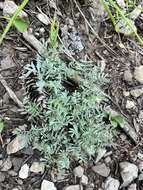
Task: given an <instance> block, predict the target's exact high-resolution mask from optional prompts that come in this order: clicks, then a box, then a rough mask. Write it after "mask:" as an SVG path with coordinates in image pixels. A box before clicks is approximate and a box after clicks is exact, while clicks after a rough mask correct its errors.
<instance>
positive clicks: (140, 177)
mask: <svg viewBox="0 0 143 190" xmlns="http://www.w3.org/2000/svg"><path fill="white" fill-rule="evenodd" d="M138 179H139V181H143V173H141V174H139V177H138Z"/></svg>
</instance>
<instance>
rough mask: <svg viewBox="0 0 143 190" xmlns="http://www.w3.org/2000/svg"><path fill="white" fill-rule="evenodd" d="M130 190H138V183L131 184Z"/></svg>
mask: <svg viewBox="0 0 143 190" xmlns="http://www.w3.org/2000/svg"><path fill="white" fill-rule="evenodd" d="M128 190H137V185H136V183H133V184H131V185H130V186H129V187H128Z"/></svg>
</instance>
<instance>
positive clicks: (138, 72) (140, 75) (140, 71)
mask: <svg viewBox="0 0 143 190" xmlns="http://www.w3.org/2000/svg"><path fill="white" fill-rule="evenodd" d="M134 78H135V79H136V80H137V81H138V82H139V83H141V84H143V65H141V66H139V67H136V68H135V71H134Z"/></svg>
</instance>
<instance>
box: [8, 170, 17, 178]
mask: <svg viewBox="0 0 143 190" xmlns="http://www.w3.org/2000/svg"><path fill="white" fill-rule="evenodd" d="M8 174H9V175H11V176H12V177H14V176H17V172H15V171H14V170H9V171H8Z"/></svg>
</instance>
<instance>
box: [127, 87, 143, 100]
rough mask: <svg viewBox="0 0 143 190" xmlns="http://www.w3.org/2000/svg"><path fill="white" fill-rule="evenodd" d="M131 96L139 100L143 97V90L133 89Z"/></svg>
mask: <svg viewBox="0 0 143 190" xmlns="http://www.w3.org/2000/svg"><path fill="white" fill-rule="evenodd" d="M130 94H131V95H132V96H133V97H135V98H138V97H140V96H141V95H143V88H140V89H133V90H131V91H130Z"/></svg>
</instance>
